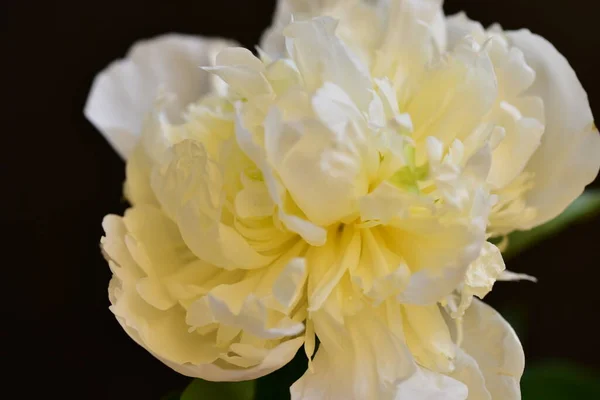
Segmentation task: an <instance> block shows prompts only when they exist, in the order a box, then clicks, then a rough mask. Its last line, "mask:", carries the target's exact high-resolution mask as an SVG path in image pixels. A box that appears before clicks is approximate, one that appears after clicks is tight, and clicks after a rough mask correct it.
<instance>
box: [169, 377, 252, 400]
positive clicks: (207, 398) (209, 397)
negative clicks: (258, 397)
mask: <svg viewBox="0 0 600 400" xmlns="http://www.w3.org/2000/svg"><path fill="white" fill-rule="evenodd" d="M255 386H256V385H255V381H245V382H208V381H205V380H202V379H194V380H193V381H192V383H190V384H189V386H188V387H187V388H186V389H185V390H184V391H183V394H182V395H181V399H180V400H223V399H227V400H253V399H254V390H255Z"/></svg>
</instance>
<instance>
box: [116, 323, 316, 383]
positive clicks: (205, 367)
mask: <svg viewBox="0 0 600 400" xmlns="http://www.w3.org/2000/svg"><path fill="white" fill-rule="evenodd" d="M119 323H120V324H121V325H122V326H123V329H125V331H126V332H127V333H128V334H129V336H130V337H131V338H132V339H133V340H134V341H135V342H136V343H137V344H139V345H140V346H142V347H144V348H146V350H148V351H149V352H150V353H151V354H152V355H153V356H154V357H156V358H157V359H159V360H160V361H162V362H163V363H164V364H165V365H167V366H168V367H170V368H171V369H173V370H174V371H177V372H179V373H180V374H182V375H185V376H189V377H191V378H200V379H206V380H208V381H213V382H236V381H247V380H251V379H257V378H260V377H261V376H265V375H268V374H270V373H271V372H273V371H276V370H278V369H279V368H281V367H283V366H284V365H286V364H287V363H289V362H290V361H291V360H292V358H294V356H295V355H296V353H297V352H298V349H299V348H300V346H302V344H303V343H304V337H298V338H296V339H292V340H288V341H286V342H282V343H281V344H279V345H277V346H276V347H274V348H273V349H271V350H269V354H268V355H267V356H266V357H265V359H264V360H263V361H262V362H261V363H260V364H259V365H256V366H254V367H252V368H240V369H225V368H221V367H219V366H217V365H215V364H200V365H194V364H177V363H174V362H172V361H169V360H167V359H165V358H162V357H160V356H159V355H157V354H156V353H154V352H153V351H151V350H150V349H148V348H147V347H146V346H144V344H143V343H142V341H141V339H140V336H139V334H138V333H137V331H136V330H135V329H132V328H130V327H128V326H127V325H126V324H125V322H124V321H123V320H122V319H119Z"/></svg>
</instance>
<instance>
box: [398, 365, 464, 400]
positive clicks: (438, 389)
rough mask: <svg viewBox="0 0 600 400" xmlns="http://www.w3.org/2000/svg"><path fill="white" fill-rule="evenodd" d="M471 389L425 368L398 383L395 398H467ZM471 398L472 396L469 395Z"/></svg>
mask: <svg viewBox="0 0 600 400" xmlns="http://www.w3.org/2000/svg"><path fill="white" fill-rule="evenodd" d="M468 392H469V389H468V388H467V386H465V385H464V384H463V383H462V382H460V381H458V380H456V379H453V378H451V377H449V376H446V375H443V374H438V373H436V372H433V371H430V370H428V369H425V368H418V370H417V372H416V373H415V374H414V375H413V376H411V377H410V378H409V379H407V380H406V381H405V382H402V383H401V384H399V385H398V387H397V389H396V397H394V399H395V400H407V399H419V400H466V399H467V393H468ZM469 399H470V397H469Z"/></svg>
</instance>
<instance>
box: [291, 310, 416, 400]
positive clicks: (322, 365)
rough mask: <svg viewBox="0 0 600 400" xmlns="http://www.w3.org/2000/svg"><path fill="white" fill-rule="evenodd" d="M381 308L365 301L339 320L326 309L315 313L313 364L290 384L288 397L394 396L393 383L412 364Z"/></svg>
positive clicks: (314, 399)
mask: <svg viewBox="0 0 600 400" xmlns="http://www.w3.org/2000/svg"><path fill="white" fill-rule="evenodd" d="M381 311H383V309H382V308H380V309H372V308H367V307H365V309H363V310H362V311H360V312H359V313H358V314H355V315H353V316H351V317H346V319H345V321H344V324H343V325H339V324H338V323H337V322H336V321H334V320H333V319H332V318H331V316H330V315H328V314H327V313H326V312H324V311H318V312H317V313H315V314H314V315H313V316H314V318H313V321H314V324H315V332H316V333H317V336H318V337H319V339H320V340H321V346H320V348H319V350H318V351H317V354H316V356H315V358H314V360H313V362H312V368H310V369H309V370H308V371H307V372H306V373H305V374H304V375H303V376H302V378H300V379H299V380H298V381H296V383H294V385H292V387H291V393H292V399H293V400H299V399H302V400H320V399H378V400H389V399H394V395H395V391H396V390H395V389H396V385H397V384H398V383H399V382H401V381H403V380H405V379H407V378H409V377H410V376H411V375H412V374H413V372H414V371H415V365H414V361H413V359H412V357H411V356H410V352H409V351H408V349H407V347H406V345H405V344H404V343H403V341H402V339H401V338H400V337H399V336H397V334H396V332H395V331H394V330H393V329H391V328H390V326H389V323H386V322H385V317H384V314H382V313H381Z"/></svg>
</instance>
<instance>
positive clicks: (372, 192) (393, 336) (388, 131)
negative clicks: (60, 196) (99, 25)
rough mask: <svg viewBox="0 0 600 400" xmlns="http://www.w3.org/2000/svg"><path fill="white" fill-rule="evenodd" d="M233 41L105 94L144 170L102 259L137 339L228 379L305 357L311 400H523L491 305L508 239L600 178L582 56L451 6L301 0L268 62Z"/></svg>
mask: <svg viewBox="0 0 600 400" xmlns="http://www.w3.org/2000/svg"><path fill="white" fill-rule="evenodd" d="M292 16H293V17H292ZM229 45H230V43H228V42H225V41H221V40H219V41H215V40H207V39H202V38H192V37H182V36H176V35H171V36H167V37H161V38H157V39H154V40H151V41H148V42H145V43H143V44H141V45H137V46H135V47H134V49H133V50H132V52H131V54H130V55H129V56H128V57H127V58H126V59H125V60H123V61H119V62H117V63H115V64H114V65H112V66H111V67H109V68H108V69H107V70H106V71H105V72H103V73H102V74H100V75H99V77H98V78H97V79H96V81H95V83H94V87H93V88H92V93H91V94H90V98H89V100H88V104H87V106H86V115H87V116H88V118H89V119H90V120H91V121H92V122H93V123H94V124H95V125H96V126H97V127H98V128H99V130H101V131H102V132H103V134H104V135H105V136H106V137H107V138H108V140H109V141H110V142H111V144H113V146H114V147H115V148H116V149H117V151H119V152H120V154H121V155H122V156H123V157H125V158H127V181H126V184H125V193H126V195H127V197H128V199H129V201H130V202H131V204H132V208H131V209H129V210H128V211H127V212H126V214H125V216H124V217H118V216H108V217H106V219H105V221H104V229H105V232H106V236H105V237H104V238H103V239H102V248H103V251H104V254H105V256H106V258H107V260H108V261H109V265H110V267H111V269H112V271H113V274H114V278H113V280H112V281H111V284H110V288H109V293H110V299H111V303H112V306H111V310H112V311H113V312H114V314H115V315H116V316H117V318H118V320H119V322H120V323H121V325H122V326H123V328H124V329H125V330H126V331H127V332H128V334H129V335H130V336H131V337H132V338H133V339H134V340H136V342H137V343H139V344H140V345H141V346H143V347H145V348H146V349H147V350H148V351H150V352H151V353H152V354H154V355H155V356H156V357H157V358H159V359H160V360H162V361H163V362H165V363H166V364H167V365H169V366H171V367H172V368H173V369H175V370H177V371H179V372H181V373H183V374H186V375H188V376H194V377H201V378H204V379H209V380H217V381H222V380H244V379H253V378H255V377H258V376H262V375H264V374H267V373H270V372H272V371H273V370H275V369H277V368H279V367H281V366H282V365H284V364H286V363H287V362H288V361H289V360H290V359H291V358H292V357H293V356H294V354H295V353H296V352H297V350H298V349H299V348H300V347H301V346H302V345H304V348H305V351H306V353H307V356H308V357H309V358H310V359H311V362H310V366H309V370H308V371H307V372H306V373H305V375H304V376H303V377H302V378H301V379H300V380H299V381H298V382H296V383H295V384H294V385H293V386H292V388H291V394H292V398H293V399H364V398H367V399H405V398H410V399H451V400H453V399H467V398H468V399H470V400H479V399H482V400H484V399H485V400H488V399H494V400H495V399H502V400H504V399H518V398H520V391H519V379H520V376H521V374H522V372H523V367H524V356H523V352H522V349H521V346H520V343H519V341H518V339H517V337H516V335H515V333H514V331H513V330H512V329H511V328H510V326H509V325H508V324H507V323H506V322H505V321H504V320H503V319H502V318H501V317H500V316H499V315H498V314H497V313H496V312H495V311H494V310H493V309H491V308H490V307H488V306H486V305H485V304H483V303H482V302H480V301H479V300H476V299H473V297H474V296H477V297H479V298H482V297H484V296H485V295H486V294H487V293H488V292H489V291H490V290H491V288H492V286H493V284H494V283H495V281H496V280H498V279H508V277H509V276H505V275H504V268H505V267H504V262H503V260H502V256H501V254H500V251H499V250H498V249H497V248H496V247H495V246H494V245H492V244H491V243H489V242H487V241H486V239H487V238H489V237H490V236H498V235H505V234H507V233H509V232H510V231H512V230H516V229H528V228H531V227H533V226H536V225H538V224H540V223H543V222H545V221H547V220H548V219H550V218H553V217H554V216H556V215H557V214H559V213H560V212H561V211H562V210H563V209H564V208H565V207H566V206H567V205H568V204H569V203H570V202H571V201H573V200H574V199H575V198H576V197H577V196H578V195H579V194H580V193H581V192H582V190H583V188H584V186H585V185H586V184H587V183H589V182H590V181H591V180H593V178H594V177H595V176H596V174H597V173H598V168H599V164H600V157H598V154H600V137H599V136H598V132H597V130H596V129H595V127H594V125H593V122H592V116H591V112H590V110H589V105H588V104H587V99H586V96H585V92H584V91H583V89H582V88H581V85H580V84H579V82H578V80H577V78H576V76H575V73H574V72H573V71H572V70H571V68H570V67H569V65H568V63H567V62H566V60H564V58H562V56H560V54H559V53H558V52H557V51H556V49H554V48H553V47H552V46H551V45H550V44H549V43H547V42H546V41H544V40H543V39H542V38H540V37H539V36H535V35H533V34H531V33H529V32H527V31H519V32H509V33H503V32H502V30H501V29H500V28H499V27H493V28H491V29H490V30H488V31H486V30H484V29H483V28H482V27H481V25H479V24H477V23H475V22H471V21H469V20H468V19H467V18H466V17H465V16H464V15H458V16H454V17H450V18H448V19H446V18H445V17H444V15H443V12H442V8H441V0H439V1H436V0H389V1H384V0H379V1H377V0H376V1H367V0H347V1H342V0H321V1H313V2H311V1H308V0H304V1H302V0H288V1H285V0H282V1H280V3H279V5H278V10H277V13H276V17H275V21H274V24H273V26H272V27H271V28H270V29H269V30H268V31H267V32H266V33H265V37H264V40H263V43H262V45H261V50H260V58H257V57H255V56H254V55H253V54H252V53H251V52H250V51H248V50H246V49H242V48H237V47H229ZM199 65H204V66H205V68H204V70H205V71H201V70H200V69H199V68H196V67H197V66H199ZM209 73H210V75H209ZM211 76H212V78H211ZM153 99H156V101H155V103H154V106H152V104H151V103H149V102H151V101H152V100H153ZM142 121H144V122H143V123H142ZM140 134H141V135H140ZM567 177H568V178H567ZM567 179H568V180H567ZM317 337H318V339H319V341H320V346H319V347H318V349H317V348H316V338H317Z"/></svg>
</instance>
